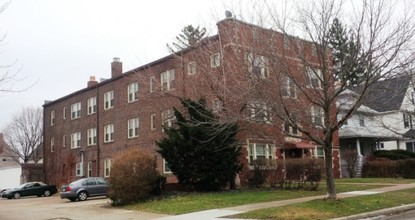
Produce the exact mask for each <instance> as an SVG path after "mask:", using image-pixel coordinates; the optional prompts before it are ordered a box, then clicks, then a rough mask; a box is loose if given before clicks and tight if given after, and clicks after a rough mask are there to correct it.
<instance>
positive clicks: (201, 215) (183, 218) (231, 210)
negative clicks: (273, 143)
mask: <svg viewBox="0 0 415 220" xmlns="http://www.w3.org/2000/svg"><path fill="white" fill-rule="evenodd" d="M411 188H415V183H410V184H398V185H393V186H387V187H382V188H376V189H369V190H362V191H352V192H345V193H338V194H337V197H338V198H340V199H342V198H350V197H356V196H362V195H371V194H377V193H384V192H390V191H398V190H404V189H411ZM324 197H325V196H312V197H305V198H298V199H288V200H281V201H272V202H263V203H254V204H247V205H240V206H235V207H228V208H223V209H211V210H205V211H201V212H193V213H188V214H183V215H176V216H167V217H163V218H159V219H160V220H179V219H180V220H194V219H204V220H205V219H208V220H210V219H212V220H213V219H222V220H223V217H225V216H230V215H235V214H239V213H243V212H249V211H254V210H259V209H266V208H272V207H279V206H285V205H290V204H295V203H301V202H308V201H311V200H315V199H323V198H324ZM411 209H415V203H414V204H410V205H405V206H399V207H393V208H389V209H383V210H378V211H374V212H370V213H362V214H358V215H353V216H347V217H341V218H336V220H346V219H361V218H368V217H370V216H376V215H380V214H384V213H391V212H395V211H406V210H411Z"/></svg>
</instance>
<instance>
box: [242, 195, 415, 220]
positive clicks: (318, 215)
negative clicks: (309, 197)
mask: <svg viewBox="0 0 415 220" xmlns="http://www.w3.org/2000/svg"><path fill="white" fill-rule="evenodd" d="M411 203H415V189H410V190H402V191H395V192H388V193H381V194H375V195H368V196H358V197H352V198H345V199H341V200H338V201H324V200H314V201H310V202H304V203H299V204H294V205H289V206H283V207H276V208H271V209H263V210H257V211H252V212H247V213H242V214H239V215H235V216H234V217H236V218H249V219H252V218H254V219H281V220H284V219H295V220H301V219H331V218H336V217H342V216H349V215H354V214H358V213H364V212H370V211H374V210H379V209H384V208H388V207H394V206H400V205H404V204H411Z"/></svg>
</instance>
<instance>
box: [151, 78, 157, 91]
mask: <svg viewBox="0 0 415 220" xmlns="http://www.w3.org/2000/svg"><path fill="white" fill-rule="evenodd" d="M155 86H156V77H155V76H152V77H150V92H154V90H155V88H154V87H155Z"/></svg>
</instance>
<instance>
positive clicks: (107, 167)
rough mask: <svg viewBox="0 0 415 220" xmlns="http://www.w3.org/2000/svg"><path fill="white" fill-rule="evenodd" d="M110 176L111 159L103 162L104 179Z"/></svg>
mask: <svg viewBox="0 0 415 220" xmlns="http://www.w3.org/2000/svg"><path fill="white" fill-rule="evenodd" d="M110 175H111V159H106V160H104V177H109V176H110Z"/></svg>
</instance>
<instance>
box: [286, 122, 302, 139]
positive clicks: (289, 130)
mask: <svg viewBox="0 0 415 220" xmlns="http://www.w3.org/2000/svg"><path fill="white" fill-rule="evenodd" d="M282 126H283V131H284V132H285V133H288V134H290V135H293V136H301V134H300V131H299V130H298V126H295V127H293V126H291V125H289V123H287V122H285V123H284V124H283V125H282Z"/></svg>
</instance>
